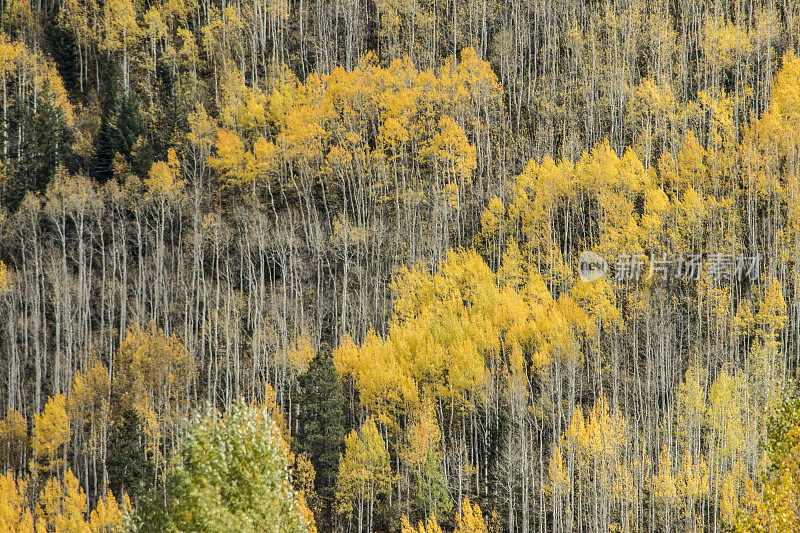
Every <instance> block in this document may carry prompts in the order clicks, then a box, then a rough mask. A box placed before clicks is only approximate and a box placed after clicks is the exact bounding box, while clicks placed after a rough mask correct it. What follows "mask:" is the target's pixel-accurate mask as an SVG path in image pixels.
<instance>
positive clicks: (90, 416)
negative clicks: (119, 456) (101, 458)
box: [67, 361, 111, 453]
mask: <svg viewBox="0 0 800 533" xmlns="http://www.w3.org/2000/svg"><path fill="white" fill-rule="evenodd" d="M110 397H111V376H110V374H109V372H108V368H107V367H106V366H105V365H103V364H102V363H100V362H99V361H94V362H93V363H92V365H91V366H90V367H89V368H88V369H86V371H84V373H83V374H77V375H76V376H75V378H74V379H73V381H72V390H71V392H70V396H69V400H68V401H67V412H68V413H69V418H70V422H71V423H72V425H73V427H76V428H82V429H83V430H84V431H85V432H86V438H84V439H83V445H84V446H85V447H86V451H87V452H90V453H98V452H100V451H101V450H102V449H103V448H104V446H105V443H106V441H107V439H108V431H109V429H110V426H111V400H110Z"/></svg>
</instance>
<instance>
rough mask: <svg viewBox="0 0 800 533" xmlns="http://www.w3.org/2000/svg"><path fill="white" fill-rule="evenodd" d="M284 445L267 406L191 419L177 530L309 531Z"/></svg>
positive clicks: (174, 514) (179, 481)
mask: <svg viewBox="0 0 800 533" xmlns="http://www.w3.org/2000/svg"><path fill="white" fill-rule="evenodd" d="M287 453H288V450H287V449H286V444H285V442H284V441H283V439H282V438H281V433H280V430H279V429H278V427H277V425H276V424H275V422H274V421H273V420H272V419H271V418H270V416H269V413H268V411H267V410H266V409H260V408H256V407H252V406H248V405H246V404H244V403H243V402H239V403H238V404H236V405H235V406H234V407H233V408H232V409H231V410H230V412H228V413H227V414H224V415H223V414H222V413H220V412H219V411H217V410H215V409H212V408H209V409H207V410H206V411H205V412H203V413H202V414H199V415H197V416H196V417H195V419H194V420H193V421H192V424H191V427H190V429H189V437H188V441H187V443H186V445H185V446H184V447H183V449H182V450H181V459H182V464H181V465H179V466H178V468H177V470H176V474H175V480H174V482H173V486H172V494H173V496H174V501H173V505H172V509H171V512H170V517H171V520H172V523H173V525H174V527H175V528H176V529H177V530H178V531H208V532H213V531H220V532H222V531H275V532H278V531H280V532H282V533H283V532H286V533H291V532H305V531H308V530H309V524H307V523H306V521H305V519H304V516H307V515H305V509H304V508H303V504H302V502H301V501H299V500H298V498H297V495H296V493H295V491H294V490H293V489H292V485H291V482H290V479H289V475H288V467H287Z"/></svg>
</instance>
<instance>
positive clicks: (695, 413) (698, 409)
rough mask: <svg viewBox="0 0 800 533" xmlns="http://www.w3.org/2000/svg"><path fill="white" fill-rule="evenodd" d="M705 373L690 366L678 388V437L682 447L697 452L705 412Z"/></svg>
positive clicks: (696, 367) (700, 368)
mask: <svg viewBox="0 0 800 533" xmlns="http://www.w3.org/2000/svg"><path fill="white" fill-rule="evenodd" d="M705 383H706V371H705V369H704V368H702V367H699V366H696V365H691V366H690V367H689V369H688V370H687V371H686V376H685V379H684V381H682V382H681V384H680V385H679V387H678V394H677V408H678V437H679V442H680V443H681V444H682V446H684V447H686V448H687V449H688V448H691V449H694V450H699V446H700V436H701V431H702V428H703V424H704V419H705V412H706V409H707V407H706V389H705V387H706V385H705Z"/></svg>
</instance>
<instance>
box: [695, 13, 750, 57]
mask: <svg viewBox="0 0 800 533" xmlns="http://www.w3.org/2000/svg"><path fill="white" fill-rule="evenodd" d="M703 37H704V42H703V48H704V50H705V53H706V55H707V58H708V63H709V64H710V65H713V66H714V67H715V68H718V69H727V68H730V67H731V66H733V64H734V63H735V62H736V58H737V57H741V56H743V55H746V54H747V53H748V52H749V50H750V47H751V42H750V36H749V35H748V34H747V31H745V30H743V29H741V28H739V27H737V26H736V25H735V24H733V23H732V22H730V21H725V20H724V19H723V18H722V17H708V18H706V21H705V25H704V28H703Z"/></svg>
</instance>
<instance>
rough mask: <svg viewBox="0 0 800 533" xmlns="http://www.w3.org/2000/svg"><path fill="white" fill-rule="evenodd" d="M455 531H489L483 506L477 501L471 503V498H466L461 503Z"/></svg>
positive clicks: (463, 532) (473, 532)
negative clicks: (484, 518)
mask: <svg viewBox="0 0 800 533" xmlns="http://www.w3.org/2000/svg"><path fill="white" fill-rule="evenodd" d="M454 533H488V530H487V528H486V523H485V522H484V521H483V513H482V512H481V508H480V507H479V506H478V504H477V503H476V504H471V503H470V502H469V498H464V501H463V502H462V504H461V514H460V515H458V520H457V522H456V529H455V531H454Z"/></svg>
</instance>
